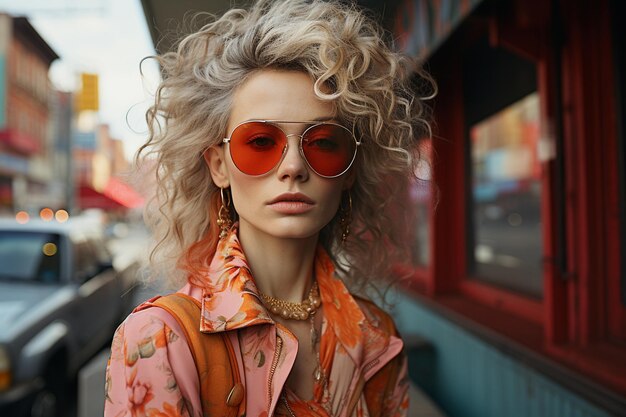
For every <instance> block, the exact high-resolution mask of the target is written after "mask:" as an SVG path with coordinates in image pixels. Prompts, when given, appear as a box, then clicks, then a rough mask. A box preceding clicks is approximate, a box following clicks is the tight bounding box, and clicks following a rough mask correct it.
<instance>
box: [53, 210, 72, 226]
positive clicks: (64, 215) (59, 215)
mask: <svg viewBox="0 0 626 417" xmlns="http://www.w3.org/2000/svg"><path fill="white" fill-rule="evenodd" d="M54 218H55V219H57V221H58V222H59V223H65V222H66V221H67V219H69V218H70V215H69V213H68V212H67V211H65V210H57V212H56V213H54Z"/></svg>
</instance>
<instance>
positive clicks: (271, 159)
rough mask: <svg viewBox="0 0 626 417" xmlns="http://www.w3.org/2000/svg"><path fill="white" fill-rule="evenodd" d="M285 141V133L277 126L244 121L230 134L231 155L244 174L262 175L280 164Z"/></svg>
mask: <svg viewBox="0 0 626 417" xmlns="http://www.w3.org/2000/svg"><path fill="white" fill-rule="evenodd" d="M285 141H286V137H285V135H284V133H283V132H282V131H281V130H280V129H279V128H278V127H277V126H274V125H272V124H269V123H262V122H248V123H243V124H241V125H239V126H238V127H237V128H236V129H235V130H234V131H233V133H232V134H231V136H230V156H231V157H232V159H233V162H234V163H235V165H236V166H237V168H239V170H240V171H241V172H243V173H244V174H248V175H262V174H265V173H267V172H269V171H271V170H272V168H274V167H275V166H276V164H278V162H279V161H280V158H281V156H282V153H283V149H284V148H285Z"/></svg>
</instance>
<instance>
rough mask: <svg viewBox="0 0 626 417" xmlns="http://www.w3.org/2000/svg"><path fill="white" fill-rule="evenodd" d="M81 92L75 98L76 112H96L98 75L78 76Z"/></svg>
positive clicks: (97, 106)
mask: <svg viewBox="0 0 626 417" xmlns="http://www.w3.org/2000/svg"><path fill="white" fill-rule="evenodd" d="M80 79H81V85H82V87H81V90H80V91H79V92H78V95H77V96H76V111H77V112H81V111H83V110H98V109H99V96H98V74H87V73H82V74H80Z"/></svg>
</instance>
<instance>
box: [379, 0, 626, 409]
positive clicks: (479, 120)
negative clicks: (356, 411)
mask: <svg viewBox="0 0 626 417" xmlns="http://www.w3.org/2000/svg"><path fill="white" fill-rule="evenodd" d="M625 19H626V14H625V7H624V2H620V1H611V0H598V1H594V2H589V1H582V0H580V1H579V0H573V1H559V0H554V1H544V0H525V1H521V0H499V1H495V0H493V1H489V0H483V1H479V0H445V1H444V0H441V1H432V0H405V1H402V2H400V3H399V4H398V6H397V8H396V10H395V19H394V22H393V24H392V27H390V29H391V30H393V32H394V37H395V39H397V41H398V46H399V48H400V49H402V50H404V51H405V52H407V53H409V54H411V55H413V56H415V57H419V58H421V59H422V60H424V62H425V63H426V66H427V68H428V69H429V71H430V72H431V73H432V75H433V77H434V78H435V80H436V81H437V84H438V88H439V91H438V95H437V97H436V98H435V99H434V100H433V101H432V106H433V111H434V116H435V117H434V118H435V121H436V129H435V135H434V136H433V137H432V138H430V139H429V146H430V148H431V149H432V152H431V153H426V154H425V160H426V161H427V162H428V164H429V171H430V178H431V179H432V184H431V187H433V188H432V189H435V188H434V187H436V190H437V192H438V193H439V195H438V199H437V202H436V203H435V202H434V201H432V199H431V201H430V202H428V203H426V207H427V208H426V210H425V211H426V212H427V213H426V215H425V216H424V219H425V220H424V222H422V223H421V224H420V225H418V229H422V228H424V227H426V228H427V229H428V230H429V232H428V236H427V237H425V238H422V239H421V240H420V239H419V238H418V237H417V236H416V242H417V241H419V246H420V247H422V248H424V247H426V249H425V250H426V251H427V253H428V254H429V255H428V257H426V258H423V260H422V261H421V262H418V263H415V264H414V268H415V270H414V273H413V279H412V283H411V287H412V289H413V299H414V301H415V304H414V306H413V307H412V309H409V310H410V311H411V312H410V313H407V314H410V316H411V326H412V329H413V330H414V331H416V332H418V333H421V334H426V335H428V337H429V338H430V339H431V340H433V342H434V344H435V349H436V351H437V354H438V362H437V365H436V366H435V369H434V371H433V372H434V373H435V378H434V379H435V380H436V383H433V382H430V384H429V385H428V388H429V392H430V393H431V394H432V395H433V397H434V398H435V399H437V400H438V401H439V402H440V404H441V405H442V406H443V407H444V408H446V410H447V411H448V412H449V413H450V414H451V415H454V416H481V417H484V416H494V417H495V416H502V415H507V416H535V415H549V416H571V415H589V416H592V415H593V416H608V415H626V360H625V358H626V272H624V271H625V269H624V266H625V265H624V260H625V259H626V257H625V256H624V254H626V228H625V226H624V224H625V221H626V216H625V209H626V207H625V204H624V202H625V199H624V197H625V195H626V194H625V188H624V186H625V184H626V161H625V158H624V156H625V149H626V148H625V147H624V139H625V137H624V120H625V114H624V97H625V96H624V83H625V81H626V80H625V78H624V77H625V70H626V67H625V66H624V56H625V55H624V39H625V36H624V33H625V32H624V29H623V24H624V22H625ZM429 157H430V159H429ZM427 194H428V195H433V194H434V193H430V194H429V193H427ZM425 383H426V384H428V382H427V381H426V382H425Z"/></svg>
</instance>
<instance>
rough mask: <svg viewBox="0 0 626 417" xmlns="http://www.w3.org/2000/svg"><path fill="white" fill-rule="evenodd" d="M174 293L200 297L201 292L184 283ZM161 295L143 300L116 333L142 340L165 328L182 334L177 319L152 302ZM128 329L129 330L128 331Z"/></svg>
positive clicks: (178, 334) (168, 331)
mask: <svg viewBox="0 0 626 417" xmlns="http://www.w3.org/2000/svg"><path fill="white" fill-rule="evenodd" d="M176 294H182V295H184V296H187V297H191V298H196V299H198V300H199V299H200V297H201V294H199V293H198V291H196V288H195V287H193V286H190V285H185V286H184V287H183V288H181V289H180V290H179V291H177V292H176ZM161 297H162V296H160V295H159V296H155V297H152V298H149V299H148V300H145V301H143V302H142V303H141V304H139V305H138V306H137V307H135V309H134V310H133V311H132V312H131V313H130V314H129V315H128V316H127V317H126V319H125V320H124V321H123V322H122V324H121V325H120V327H119V328H118V331H117V333H120V332H121V333H123V334H125V337H131V338H134V339H139V340H143V339H146V338H149V337H150V335H151V334H153V333H154V332H155V331H161V330H162V329H166V332H167V333H170V332H173V333H174V334H176V335H177V336H181V335H183V334H184V333H183V331H182V328H181V326H180V324H179V323H178V320H177V319H176V318H175V317H174V316H172V314H171V313H170V312H169V311H167V310H166V309H164V308H160V307H159V306H157V305H155V304H154V302H155V301H156V300H157V299H159V298H161ZM129 330H130V331H129Z"/></svg>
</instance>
